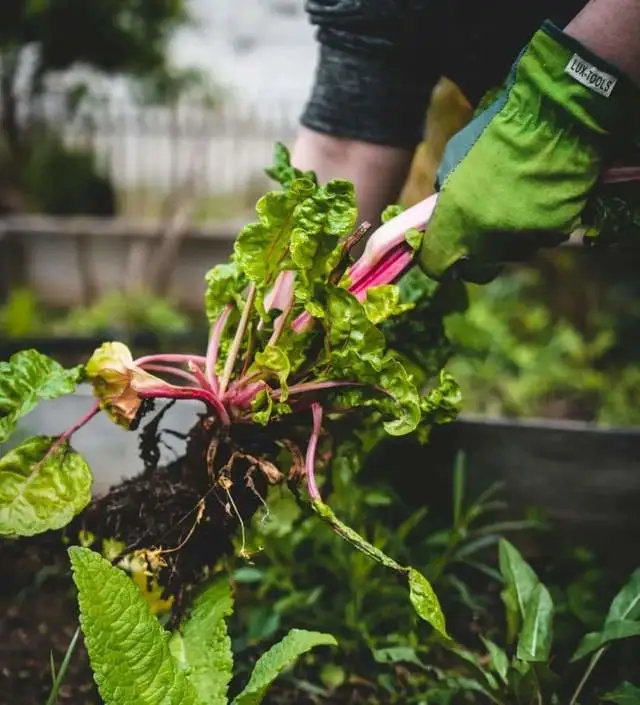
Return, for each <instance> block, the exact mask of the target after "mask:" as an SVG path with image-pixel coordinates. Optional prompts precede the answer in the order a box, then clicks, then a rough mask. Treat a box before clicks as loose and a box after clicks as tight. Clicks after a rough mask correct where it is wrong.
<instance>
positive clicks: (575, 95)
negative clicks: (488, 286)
mask: <svg viewBox="0 0 640 705" xmlns="http://www.w3.org/2000/svg"><path fill="white" fill-rule="evenodd" d="M639 108H640V90H639V89H638V88H637V87H636V86H635V85H634V84H633V83H632V82H631V81H630V79H629V78H627V77H626V76H624V75H623V74H622V73H621V72H620V71H619V70H617V69H616V68H614V67H613V66H611V65H610V64H608V63H607V62H605V61H603V60H601V59H599V58H598V57H597V56H594V54H593V53H592V52H590V51H589V50H588V49H586V48H584V47H583V46H582V45H580V44H579V43H578V42H576V41H575V40H574V39H572V38H570V37H568V36H567V35H566V34H564V33H563V32H561V31H560V30H559V29H558V28H557V27H556V26H555V25H553V24H552V23H550V22H545V23H544V24H543V26H542V28H541V29H540V30H538V32H536V34H535V35H534V37H533V39H532V40H531V42H530V44H529V45H528V46H527V47H526V48H525V49H524V50H523V51H522V53H521V54H520V56H519V58H518V59H517V60H516V62H515V63H514V65H513V67H512V69H511V72H510V75H509V78H508V82H507V86H506V88H505V90H504V91H503V92H502V93H501V94H500V96H499V97H498V98H497V99H496V100H495V101H494V102H493V103H492V104H491V105H490V106H489V107H488V108H487V109H486V110H485V111H484V112H482V113H480V115H478V117H477V118H475V119H474V120H472V121H471V123H469V125H468V126H467V127H466V128H464V129H463V130H462V131H461V132H459V133H458V134H457V135H455V136H454V137H453V138H452V139H451V140H450V142H449V144H448V145H447V148H446V150H445V154H444V157H443V160H442V163H441V165H440V168H439V171H438V175H437V187H438V189H439V196H438V201H437V205H436V208H435V211H434V214H433V217H432V218H431V221H430V222H429V224H428V226H427V228H426V231H425V236H424V238H423V244H422V250H421V253H420V264H421V266H422V268H423V270H424V271H425V272H426V273H427V274H428V275H429V276H431V277H433V278H435V279H443V278H444V277H445V275H447V274H451V273H452V272H453V273H457V275H458V276H459V277H461V278H462V279H465V280H468V281H474V282H477V283H484V282H487V281H490V280H491V279H493V278H494V277H495V276H496V275H497V274H498V272H499V271H500V264H501V263H504V262H507V261H510V260H514V259H516V260H517V259H523V258H525V257H527V256H529V255H531V254H532V253H533V252H534V251H535V250H537V249H538V248H539V247H544V246H554V245H557V244H560V243H561V242H562V241H563V240H566V239H567V238H568V237H569V235H570V234H571V232H572V231H573V230H575V228H576V227H577V226H578V225H579V224H580V215H581V213H582V212H583V210H584V208H585V205H586V204H587V201H588V199H589V196H590V194H591V192H592V190H593V188H594V186H595V185H596V184H597V182H598V179H599V177H600V174H601V172H602V171H603V169H604V166H605V165H606V164H607V162H608V159H609V158H610V155H611V154H612V153H613V152H614V151H615V150H616V149H617V148H618V147H619V144H620V142H621V141H624V140H626V139H627V138H628V137H629V136H630V135H631V133H632V132H633V130H634V126H635V125H634V123H635V122H636V121H637V120H638V119H639V116H640V110H639Z"/></svg>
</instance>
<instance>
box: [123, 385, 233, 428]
mask: <svg viewBox="0 0 640 705" xmlns="http://www.w3.org/2000/svg"><path fill="white" fill-rule="evenodd" d="M135 391H136V394H137V395H138V396H139V397H140V398H141V399H197V400H199V401H202V402H204V403H205V404H206V405H207V406H208V407H209V408H212V409H213V410H214V411H215V412H216V413H217V414H218V417H219V418H220V421H221V423H222V424H223V425H224V426H230V425H231V419H230V418H229V414H228V412H227V410H226V409H225V407H224V404H223V403H222V402H221V401H220V399H218V397H217V396H216V395H215V394H214V393H213V392H210V391H208V390H206V389H199V388H196V389H185V388H183V387H174V386H173V385H171V384H167V386H166V387H159V388H158V389H145V390H141V391H138V390H135Z"/></svg>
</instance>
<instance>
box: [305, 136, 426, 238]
mask: <svg viewBox="0 0 640 705" xmlns="http://www.w3.org/2000/svg"><path fill="white" fill-rule="evenodd" d="M412 156H413V152H412V150H410V149H404V148H401V147H388V146H384V145H378V144H372V143H368V142H361V141H359V140H355V139H349V138H341V137H333V136H331V135H325V134H322V133H320V132H316V131H315V130H310V129H309V128H307V127H301V128H300V130H299V132H298V136H297V139H296V142H295V144H294V147H293V152H292V156H291V160H292V162H293V165H294V166H296V167H298V168H299V169H311V170H313V171H315V172H316V173H317V175H318V179H319V180H320V181H321V182H326V181H328V180H329V179H333V178H342V179H349V181H352V182H353V184H354V185H355V189H356V200H357V203H358V218H359V220H360V222H362V221H365V220H366V221H368V222H370V223H371V224H372V225H377V223H378V221H379V218H380V214H381V212H382V210H383V209H384V208H385V206H387V205H389V204H390V203H395V202H396V201H397V200H398V196H399V194H400V191H401V189H402V187H403V185H404V182H405V179H406V177H407V174H408V172H409V168H410V166H411V159H412Z"/></svg>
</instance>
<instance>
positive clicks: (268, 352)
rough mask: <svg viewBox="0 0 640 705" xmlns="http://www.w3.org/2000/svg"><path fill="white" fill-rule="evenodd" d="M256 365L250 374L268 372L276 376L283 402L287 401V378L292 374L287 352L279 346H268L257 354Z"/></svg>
mask: <svg viewBox="0 0 640 705" xmlns="http://www.w3.org/2000/svg"><path fill="white" fill-rule="evenodd" d="M254 360H255V363H254V365H252V367H251V370H250V373H252V372H258V371H260V370H266V371H267V372H270V373H272V374H274V375H275V376H276V377H277V378H278V381H279V383H280V390H281V395H280V399H281V400H282V401H286V400H287V394H288V389H287V378H288V377H289V373H290V372H291V363H290V362H289V358H288V357H287V354H286V352H285V351H284V350H283V349H282V348H280V347H278V346H277V345H268V346H267V347H266V348H265V349H264V350H262V351H261V352H257V353H256V354H255V358H254Z"/></svg>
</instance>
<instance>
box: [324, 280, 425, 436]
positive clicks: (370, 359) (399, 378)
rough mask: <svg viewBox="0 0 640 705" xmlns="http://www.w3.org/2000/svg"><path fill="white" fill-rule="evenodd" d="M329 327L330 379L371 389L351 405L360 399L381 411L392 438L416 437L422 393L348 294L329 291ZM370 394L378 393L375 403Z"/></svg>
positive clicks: (351, 394) (360, 393) (358, 393)
mask: <svg viewBox="0 0 640 705" xmlns="http://www.w3.org/2000/svg"><path fill="white" fill-rule="evenodd" d="M326 326H327V331H328V344H329V349H330V356H331V367H332V369H331V374H332V376H333V377H334V378H339V379H344V380H349V381H353V382H362V383H363V384H366V385H369V389H368V390H362V391H357V390H351V391H350V392H349V399H350V402H351V404H353V405H356V403H357V401H358V400H359V399H360V401H361V403H362V404H363V405H367V404H369V405H371V404H374V405H375V406H377V408H379V410H380V411H381V412H382V413H383V415H384V416H387V417H391V419H390V420H388V421H386V422H385V425H384V427H385V430H386V431H387V433H389V434H391V435H398V436H399V435H404V434H406V433H410V432H411V431H413V430H414V429H415V428H416V427H417V425H418V423H419V421H420V415H421V412H420V397H419V395H418V390H417V389H416V387H415V384H414V383H413V379H412V378H411V376H410V375H409V373H408V372H407V370H406V369H405V368H404V366H403V365H402V364H401V362H400V361H399V359H398V358H397V357H396V356H395V355H394V354H393V353H392V352H390V351H387V350H386V343H385V339H384V335H383V334H382V332H381V331H380V330H379V329H378V328H376V326H374V325H373V323H371V321H370V320H369V319H368V318H367V315H366V313H365V310H364V307H363V306H362V304H360V302H359V301H358V300H357V299H356V298H355V296H353V295H352V294H350V293H349V292H348V291H345V290H344V289H341V288H339V287H334V286H328V287H327V318H326ZM371 388H373V389H374V390H376V391H377V396H376V397H375V398H374V399H371ZM365 396H366V397H367V398H366V399H365Z"/></svg>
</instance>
